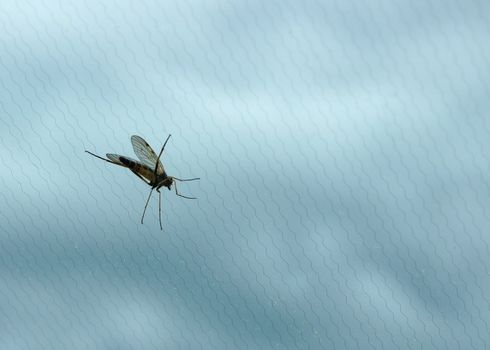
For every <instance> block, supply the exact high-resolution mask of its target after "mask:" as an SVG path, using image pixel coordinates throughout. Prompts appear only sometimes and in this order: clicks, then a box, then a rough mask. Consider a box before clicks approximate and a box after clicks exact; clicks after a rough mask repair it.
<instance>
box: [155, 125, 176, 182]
mask: <svg viewBox="0 0 490 350" xmlns="http://www.w3.org/2000/svg"><path fill="white" fill-rule="evenodd" d="M170 136H172V134H169V135H168V137H167V139H166V140H165V142H164V143H163V146H162V149H161V150H160V153H158V158H157V161H156V163H155V170H153V177H154V178H156V176H157V168H158V163H159V162H160V156H161V155H162V153H163V150H164V149H165V145H166V144H167V142H168V139H169V138H170Z"/></svg>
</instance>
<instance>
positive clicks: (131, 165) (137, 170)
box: [85, 135, 200, 230]
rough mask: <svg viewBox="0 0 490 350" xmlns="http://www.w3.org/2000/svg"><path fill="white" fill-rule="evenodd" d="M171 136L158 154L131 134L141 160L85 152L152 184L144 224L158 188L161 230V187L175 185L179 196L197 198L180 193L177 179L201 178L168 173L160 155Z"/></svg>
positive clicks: (135, 149)
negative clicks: (186, 177)
mask: <svg viewBox="0 0 490 350" xmlns="http://www.w3.org/2000/svg"><path fill="white" fill-rule="evenodd" d="M170 136H172V135H168V137H167V139H166V140H165V143H164V144H163V146H162V149H161V150H160V153H159V154H158V156H157V155H156V154H155V152H154V151H153V149H152V148H151V147H150V145H149V144H148V143H147V142H146V141H145V140H144V139H143V138H142V137H140V136H137V135H133V136H131V143H132V144H133V149H134V153H135V154H136V156H137V157H138V159H139V160H140V161H137V160H134V159H131V158H129V157H125V156H121V155H119V154H113V153H107V154H106V156H107V159H106V158H103V157H100V156H98V155H96V154H94V153H92V152H89V151H87V150H85V152H87V153H88V154H90V155H92V156H94V157H96V158H99V159H102V160H103V161H106V162H108V163H112V164H116V165H119V166H122V167H124V168H128V169H129V170H131V171H132V172H133V173H134V174H135V175H136V176H138V177H139V178H140V179H141V180H143V181H144V182H145V183H146V184H147V185H150V186H151V190H150V194H149V195H148V199H147V200H146V204H145V209H144V210H143V215H142V216H141V223H142V224H143V219H144V218H145V213H146V208H147V207H148V202H149V201H150V197H151V194H152V193H153V190H155V189H156V191H157V192H158V219H159V220H160V230H163V228H162V204H161V202H162V196H161V193H160V188H162V187H167V188H168V189H169V191H170V189H171V186H172V185H174V188H175V194H177V196H179V197H183V198H187V199H196V198H194V197H187V196H184V195H182V194H180V193H179V191H178V190H177V183H176V181H182V182H184V181H195V180H199V179H200V178H198V177H195V178H192V179H179V178H176V177H174V176H168V175H167V173H166V172H165V169H164V167H163V165H162V162H160V157H161V155H162V153H163V150H164V149H165V145H166V144H167V142H168V140H169V139H170Z"/></svg>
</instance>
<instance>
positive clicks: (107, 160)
mask: <svg viewBox="0 0 490 350" xmlns="http://www.w3.org/2000/svg"><path fill="white" fill-rule="evenodd" d="M85 152H87V153H88V154H90V155H92V156H94V157H95V158H99V159H101V160H103V161H106V162H107V163H111V164H116V165H119V166H122V167H124V168H125V166H124V165H123V164H119V163H116V162H113V161H112V160H109V159H106V158H102V157H100V156H98V155H96V154H94V153H92V152H89V151H87V150H85Z"/></svg>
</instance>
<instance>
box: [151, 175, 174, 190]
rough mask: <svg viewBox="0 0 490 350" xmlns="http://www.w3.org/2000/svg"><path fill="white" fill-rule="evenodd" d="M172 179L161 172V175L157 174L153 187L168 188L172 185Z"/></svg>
mask: <svg viewBox="0 0 490 350" xmlns="http://www.w3.org/2000/svg"><path fill="white" fill-rule="evenodd" d="M173 182H174V179H172V177H171V176H167V174H165V173H163V174H162V175H158V176H157V178H156V181H155V187H158V188H160V187H167V188H168V189H170V186H172V184H173Z"/></svg>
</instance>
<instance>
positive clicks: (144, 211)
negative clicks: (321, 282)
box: [141, 187, 153, 223]
mask: <svg viewBox="0 0 490 350" xmlns="http://www.w3.org/2000/svg"><path fill="white" fill-rule="evenodd" d="M152 192H153V187H152V188H151V190H150V194H149V195H148V199H147V200H146V204H145V209H144V210H143V216H141V223H143V218H144V217H145V213H146V207H147V206H148V202H149V201H150V197H151V193H152Z"/></svg>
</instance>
